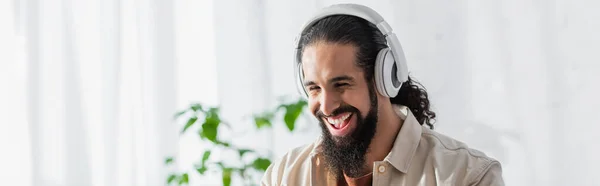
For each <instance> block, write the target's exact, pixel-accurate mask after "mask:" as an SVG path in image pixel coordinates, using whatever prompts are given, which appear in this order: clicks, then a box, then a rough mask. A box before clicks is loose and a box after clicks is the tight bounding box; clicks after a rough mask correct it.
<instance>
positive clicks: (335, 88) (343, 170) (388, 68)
mask: <svg viewBox="0 0 600 186" xmlns="http://www.w3.org/2000/svg"><path fill="white" fill-rule="evenodd" d="M296 55H297V59H296V63H297V64H296V65H297V76H298V84H299V85H300V87H299V90H300V92H301V93H302V94H304V96H305V97H306V98H307V100H308V105H309V110H310V111H311V113H312V114H313V115H314V116H315V117H316V118H317V120H318V121H319V126H320V127H321V129H322V136H321V137H320V138H319V139H317V140H316V141H315V142H313V143H311V144H308V145H305V146H302V147H298V148H295V149H293V150H291V151H290V152H288V153H286V154H285V156H283V157H281V158H279V159H278V160H277V161H275V162H274V163H273V164H271V165H270V166H269V168H268V169H267V171H266V172H265V175H264V177H263V179H262V182H261V184H262V185H277V186H279V185H503V184H504V183H503V180H502V172H501V165H500V163H499V162H498V161H496V160H494V159H492V158H489V157H487V156H486V155H485V154H483V153H482V152H479V151H477V150H475V149H471V148H469V147H468V146H467V145H466V144H464V143H462V142H459V141H457V140H454V139H452V138H450V137H447V136H444V135H442V134H439V133H437V132H434V131H433V119H434V118H435V113H434V112H433V111H431V110H430V107H429V98H428V95H427V92H426V91H425V89H424V88H422V86H421V85H420V84H418V83H417V82H416V81H414V80H413V79H412V78H410V77H409V76H408V70H407V69H406V68H407V67H406V66H407V65H406V62H405V59H404V54H403V53H402V49H401V47H400V45H399V42H398V41H397V39H396V37H395V35H394V34H393V33H392V32H391V28H390V27H389V25H387V23H385V21H383V18H381V17H380V16H379V15H378V14H377V13H375V12H374V11H373V10H371V9H370V8H367V7H365V6H361V5H353V4H342V5H334V6H330V7H327V8H325V9H323V10H321V11H320V12H319V13H318V14H317V15H316V16H315V17H314V18H313V19H311V20H310V21H309V22H308V23H307V24H306V26H305V27H304V29H303V31H302V33H301V35H300V38H299V40H298V48H297V54H296Z"/></svg>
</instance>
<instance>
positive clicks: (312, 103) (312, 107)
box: [307, 98, 319, 116]
mask: <svg viewBox="0 0 600 186" xmlns="http://www.w3.org/2000/svg"><path fill="white" fill-rule="evenodd" d="M307 103H308V111H310V113H311V114H313V115H315V116H316V111H318V109H319V102H318V101H316V100H314V99H312V98H309V99H308V101H307Z"/></svg>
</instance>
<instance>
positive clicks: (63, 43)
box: [0, 0, 218, 186]
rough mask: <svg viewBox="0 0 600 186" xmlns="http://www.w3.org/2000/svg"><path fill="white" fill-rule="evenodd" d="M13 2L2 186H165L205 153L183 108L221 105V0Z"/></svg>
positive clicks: (4, 79) (8, 4)
mask: <svg viewBox="0 0 600 186" xmlns="http://www.w3.org/2000/svg"><path fill="white" fill-rule="evenodd" d="M1 3H2V4H1V5H0V9H1V10H0V17H1V18H2V19H1V21H0V24H1V27H2V29H0V30H1V33H0V37H1V39H2V43H1V44H0V46H1V51H0V79H1V80H0V87H1V88H0V90H1V91H0V102H1V106H0V141H1V142H0V149H2V150H1V151H2V153H0V164H2V166H1V168H0V185H33V186H83V185H90V186H91V185H94V186H104V185H121V186H130V185H140V186H141V185H165V184H166V178H167V174H168V173H171V172H174V171H179V170H183V169H185V168H189V167H186V166H181V168H180V167H179V166H178V165H179V164H181V165H190V164H191V162H193V161H195V160H197V156H195V155H194V152H195V151H194V150H195V148H197V147H194V145H197V144H196V143H197V141H198V140H197V139H195V138H192V137H194V136H191V137H190V136H183V137H182V138H181V139H179V138H178V136H177V135H178V131H179V129H180V127H181V126H180V125H178V124H177V123H176V122H175V121H173V114H174V113H175V112H176V110H177V109H182V108H184V107H185V106H187V105H188V104H189V103H191V102H203V103H207V104H216V103H217V102H218V101H217V100H216V99H217V96H216V95H217V94H216V92H217V90H216V82H215V81H214V78H215V76H216V75H215V73H214V57H211V56H214V51H212V48H214V47H212V45H213V42H212V40H211V39H212V37H211V36H210V35H212V19H211V18H212V11H211V6H212V5H211V4H210V3H211V1H177V3H175V2H171V1H158V0H124V1H122V0H108V1H106V0H94V1H78V0H44V1H40V0H15V1H2V2H1ZM176 8H177V9H178V10H180V11H178V12H175V11H174V10H175V9H176ZM204 25H209V26H208V27H203V26H204ZM176 48H179V50H176ZM211 68H212V69H211ZM180 147H182V148H183V150H181V151H178V149H179V148H180ZM186 149H191V150H186ZM167 156H175V157H176V158H177V160H178V161H177V165H176V166H174V167H173V168H167V167H166V166H164V165H163V164H164V159H165V157H167Z"/></svg>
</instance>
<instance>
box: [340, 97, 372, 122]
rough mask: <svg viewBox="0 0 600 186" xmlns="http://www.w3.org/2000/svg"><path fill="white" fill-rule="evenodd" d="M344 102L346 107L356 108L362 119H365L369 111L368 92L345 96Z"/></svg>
mask: <svg viewBox="0 0 600 186" xmlns="http://www.w3.org/2000/svg"><path fill="white" fill-rule="evenodd" d="M343 99H344V102H345V103H346V104H348V105H351V106H353V107H356V108H357V109H358V110H359V111H360V113H361V115H362V116H363V117H366V115H367V113H369V110H370V109H371V108H370V107H371V100H370V99H369V92H364V93H363V92H362V91H361V92H355V93H353V94H346V95H344V97H343Z"/></svg>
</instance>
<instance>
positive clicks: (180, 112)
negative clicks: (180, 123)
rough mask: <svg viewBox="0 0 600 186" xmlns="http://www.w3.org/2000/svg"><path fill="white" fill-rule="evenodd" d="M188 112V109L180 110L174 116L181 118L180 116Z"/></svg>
mask: <svg viewBox="0 0 600 186" xmlns="http://www.w3.org/2000/svg"><path fill="white" fill-rule="evenodd" d="M186 112H187V110H183V111H179V112H177V113H175V115H173V118H174V119H177V118H179V116H181V115H183V114H185V113H186Z"/></svg>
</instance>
